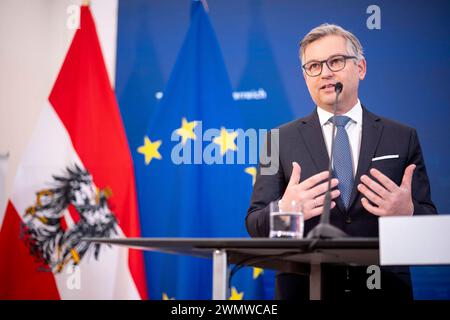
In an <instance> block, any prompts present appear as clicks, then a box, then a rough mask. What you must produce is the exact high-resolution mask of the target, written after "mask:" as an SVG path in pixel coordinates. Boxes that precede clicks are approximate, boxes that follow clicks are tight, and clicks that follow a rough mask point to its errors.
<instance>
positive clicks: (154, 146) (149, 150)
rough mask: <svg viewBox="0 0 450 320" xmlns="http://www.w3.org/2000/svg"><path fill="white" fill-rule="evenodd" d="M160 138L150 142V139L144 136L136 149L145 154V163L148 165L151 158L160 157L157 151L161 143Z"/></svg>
mask: <svg viewBox="0 0 450 320" xmlns="http://www.w3.org/2000/svg"><path fill="white" fill-rule="evenodd" d="M161 143H162V142H161V140H158V141H155V142H151V141H150V139H149V138H148V137H147V136H145V137H144V145H143V146H140V147H139V148H138V149H137V150H138V152H139V153H142V154H143V155H144V156H145V164H146V165H148V164H149V163H150V161H152V159H153V158H156V159H159V160H161V159H162V156H161V154H160V153H159V151H158V148H159V146H160V145H161Z"/></svg>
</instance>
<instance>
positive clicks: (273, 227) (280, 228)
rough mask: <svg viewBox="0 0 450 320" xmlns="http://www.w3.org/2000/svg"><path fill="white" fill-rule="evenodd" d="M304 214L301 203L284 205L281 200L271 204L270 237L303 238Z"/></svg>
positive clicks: (293, 202)
mask: <svg viewBox="0 0 450 320" xmlns="http://www.w3.org/2000/svg"><path fill="white" fill-rule="evenodd" d="M303 224H304V221H303V212H302V207H301V206H300V204H299V203H296V202H295V201H292V202H291V203H282V202H281V200H277V201H272V202H271V203H270V235H269V236H270V237H271V238H292V239H301V238H303Z"/></svg>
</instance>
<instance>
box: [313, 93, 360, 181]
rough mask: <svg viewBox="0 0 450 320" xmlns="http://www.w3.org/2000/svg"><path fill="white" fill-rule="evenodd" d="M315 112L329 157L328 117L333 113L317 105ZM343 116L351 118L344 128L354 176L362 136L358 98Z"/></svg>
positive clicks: (329, 127) (329, 125)
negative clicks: (350, 152)
mask: <svg viewBox="0 0 450 320" xmlns="http://www.w3.org/2000/svg"><path fill="white" fill-rule="evenodd" d="M317 114H318V115H319V121H320V126H321V128H322V133H323V138H324V140H325V144H326V146H327V151H328V157H330V155H331V133H332V123H331V122H330V121H329V119H330V118H331V117H332V116H333V114H332V113H331V112H328V111H326V110H324V109H322V108H321V107H319V106H318V107H317ZM343 116H347V117H349V118H350V119H351V120H350V121H349V122H348V123H347V125H346V126H345V130H346V131H347V134H348V140H349V142H350V149H351V151H352V162H353V176H355V175H356V169H357V167H358V160H359V149H360V147H361V136H362V108H361V103H360V102H359V99H358V101H357V102H356V104H355V105H354V106H353V108H351V109H350V111H348V112H347V113H345V114H343ZM336 131H337V130H336Z"/></svg>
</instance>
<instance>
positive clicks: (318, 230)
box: [307, 82, 348, 239]
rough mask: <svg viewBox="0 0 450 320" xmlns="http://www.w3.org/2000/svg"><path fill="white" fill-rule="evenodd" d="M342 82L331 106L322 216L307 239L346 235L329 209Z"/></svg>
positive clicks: (337, 84)
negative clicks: (328, 160) (332, 220)
mask: <svg viewBox="0 0 450 320" xmlns="http://www.w3.org/2000/svg"><path fill="white" fill-rule="evenodd" d="M342 88H343V85H342V83H340V82H338V83H336V85H335V87H334V90H335V92H336V99H335V100H334V106H333V129H332V134H331V155H330V162H329V164H328V174H329V176H328V188H327V192H326V193H325V201H324V204H323V211H322V216H321V217H320V223H319V224H318V225H317V226H315V227H314V228H313V229H312V230H311V231H310V232H309V233H308V235H307V238H308V239H331V238H344V237H348V235H347V234H346V233H345V232H344V231H342V230H341V229H339V228H337V227H335V226H333V225H332V224H330V209H331V179H332V174H333V151H334V135H335V133H336V113H337V102H338V98H339V95H340V93H341V92H342Z"/></svg>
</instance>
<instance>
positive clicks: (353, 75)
mask: <svg viewBox="0 0 450 320" xmlns="http://www.w3.org/2000/svg"><path fill="white" fill-rule="evenodd" d="M334 55H353V53H351V52H348V50H347V42H346V39H345V38H344V37H341V36H335V35H332V36H325V37H323V38H321V39H319V40H316V41H314V42H313V43H311V44H309V45H308V46H307V47H306V50H305V53H304V60H303V63H308V62H310V61H313V60H315V61H322V60H326V59H328V58H329V57H331V56H334ZM365 75H366V61H365V60H364V59H362V60H361V61H358V60H356V59H348V60H346V64H345V68H344V69H342V70H340V71H336V72H333V71H331V70H330V69H329V68H328V67H327V65H326V63H324V64H323V66H322V73H321V74H320V75H319V76H316V77H310V76H308V75H307V74H306V73H305V72H304V71H303V76H304V78H305V81H306V86H307V87H308V90H309V94H310V95H311V98H312V99H313V101H314V102H315V103H316V105H318V106H320V107H322V108H324V109H325V110H327V111H329V112H333V104H334V100H335V98H336V93H335V91H334V86H333V85H334V84H336V82H342V84H343V85H344V89H343V90H342V93H341V95H340V96H339V104H338V113H341V114H342V113H345V112H347V111H348V110H350V108H352V107H353V106H354V105H355V104H356V102H357V99H358V85H359V80H363V79H364V76H365Z"/></svg>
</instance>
